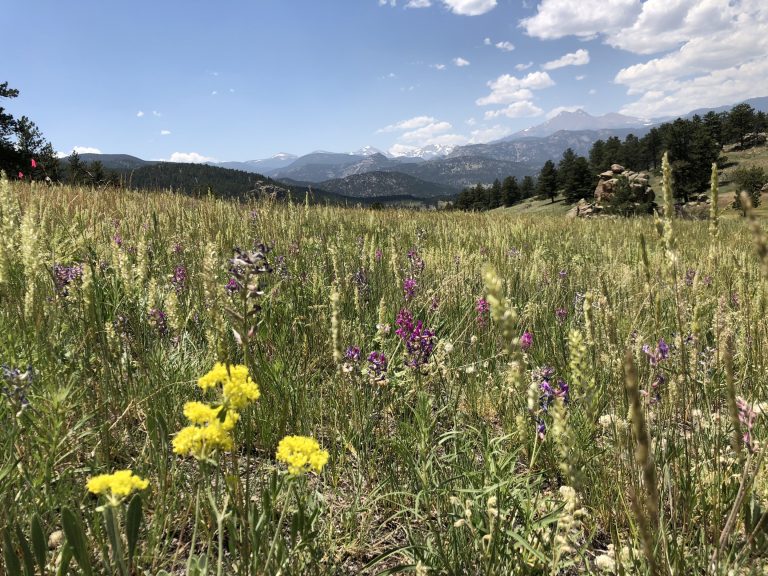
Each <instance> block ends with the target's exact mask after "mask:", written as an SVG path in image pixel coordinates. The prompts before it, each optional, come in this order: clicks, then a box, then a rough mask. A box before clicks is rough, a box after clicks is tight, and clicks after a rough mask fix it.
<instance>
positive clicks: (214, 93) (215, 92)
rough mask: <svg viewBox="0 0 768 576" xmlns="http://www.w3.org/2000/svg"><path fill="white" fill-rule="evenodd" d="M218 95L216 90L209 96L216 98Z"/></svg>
mask: <svg viewBox="0 0 768 576" xmlns="http://www.w3.org/2000/svg"><path fill="white" fill-rule="evenodd" d="M218 93H219V91H218V90H214V91H213V92H211V96H216V95H217V94H218Z"/></svg>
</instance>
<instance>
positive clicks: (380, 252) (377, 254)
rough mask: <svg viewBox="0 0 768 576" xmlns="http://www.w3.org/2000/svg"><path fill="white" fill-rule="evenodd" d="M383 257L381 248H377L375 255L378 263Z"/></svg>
mask: <svg viewBox="0 0 768 576" xmlns="http://www.w3.org/2000/svg"><path fill="white" fill-rule="evenodd" d="M382 256H384V253H383V252H382V251H381V248H376V252H375V253H374V255H373V257H374V259H375V260H376V262H381V258H382Z"/></svg>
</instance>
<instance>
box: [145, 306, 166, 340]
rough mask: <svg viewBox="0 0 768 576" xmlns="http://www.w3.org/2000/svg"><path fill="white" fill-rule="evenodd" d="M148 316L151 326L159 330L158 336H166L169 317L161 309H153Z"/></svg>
mask: <svg viewBox="0 0 768 576" xmlns="http://www.w3.org/2000/svg"><path fill="white" fill-rule="evenodd" d="M148 316H149V323H150V325H152V326H153V327H154V328H155V330H157V333H158V334H160V335H161V336H165V335H166V334H167V333H168V315H167V314H166V313H165V312H163V311H162V310H160V308H152V309H151V310H150V311H149V313H148Z"/></svg>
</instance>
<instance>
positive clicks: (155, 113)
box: [152, 110, 162, 118]
mask: <svg viewBox="0 0 768 576" xmlns="http://www.w3.org/2000/svg"><path fill="white" fill-rule="evenodd" d="M152 116H154V117H156V118H160V116H162V114H161V113H160V112H158V111H157V110H152Z"/></svg>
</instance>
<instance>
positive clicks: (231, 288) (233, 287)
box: [224, 278, 240, 295]
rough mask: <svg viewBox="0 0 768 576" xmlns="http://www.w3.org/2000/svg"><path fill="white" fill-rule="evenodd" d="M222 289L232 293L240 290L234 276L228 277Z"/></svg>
mask: <svg viewBox="0 0 768 576" xmlns="http://www.w3.org/2000/svg"><path fill="white" fill-rule="evenodd" d="M224 289H225V290H226V291H227V292H228V293H229V294H230V295H232V294H234V293H235V292H238V291H239V290H240V283H239V282H238V281H237V280H236V279H235V278H230V279H229V282H227V285H226V286H224Z"/></svg>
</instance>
